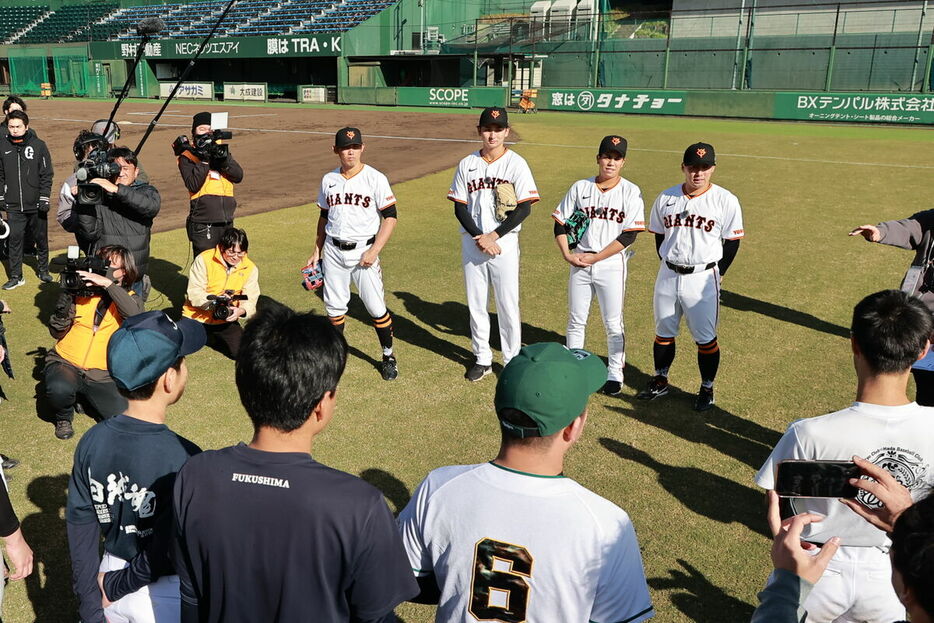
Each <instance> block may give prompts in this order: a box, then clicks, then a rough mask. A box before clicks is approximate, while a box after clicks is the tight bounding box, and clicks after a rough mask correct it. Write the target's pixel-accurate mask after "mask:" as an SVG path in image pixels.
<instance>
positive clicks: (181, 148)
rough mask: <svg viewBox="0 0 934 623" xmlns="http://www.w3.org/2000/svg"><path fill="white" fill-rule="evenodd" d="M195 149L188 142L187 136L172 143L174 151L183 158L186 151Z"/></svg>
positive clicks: (180, 137)
mask: <svg viewBox="0 0 934 623" xmlns="http://www.w3.org/2000/svg"><path fill="white" fill-rule="evenodd" d="M191 149H193V148H192V146H191V143H189V142H188V137H187V136H179V137H178V138H177V139H175V142H174V143H172V151H174V152H175V155H176V156H181V155H182V154H183V153H184V152H185V150H191Z"/></svg>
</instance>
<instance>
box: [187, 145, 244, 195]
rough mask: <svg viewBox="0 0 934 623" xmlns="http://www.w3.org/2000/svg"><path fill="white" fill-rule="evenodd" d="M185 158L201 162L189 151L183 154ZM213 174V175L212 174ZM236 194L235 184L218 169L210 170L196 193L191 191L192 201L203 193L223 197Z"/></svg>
mask: <svg viewBox="0 0 934 623" xmlns="http://www.w3.org/2000/svg"><path fill="white" fill-rule="evenodd" d="M181 157H183V158H188V159H189V160H191V161H192V162H200V160H197V159H195V157H194V156H191V155H190V154H189V153H188V152H185V153H184V154H182V156H181ZM212 174H213V175H212ZM233 194H234V185H233V182H231V181H230V180H229V179H227V178H226V177H224V176H223V175H221V174H219V173H218V172H217V171H209V172H208V176H207V177H206V178H205V179H204V184H202V185H201V188H199V189H198V192H196V193H189V195H190V198H191V200H192V201H194V200H195V199H197V198H198V197H201V196H202V195H219V196H221V197H233Z"/></svg>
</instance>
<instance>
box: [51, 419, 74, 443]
mask: <svg viewBox="0 0 934 623" xmlns="http://www.w3.org/2000/svg"><path fill="white" fill-rule="evenodd" d="M55 436H56V437H58V438H59V439H71V438H72V437H74V436H75V429H74V428H72V426H71V422H69V421H68V420H59V421H57V422H55Z"/></svg>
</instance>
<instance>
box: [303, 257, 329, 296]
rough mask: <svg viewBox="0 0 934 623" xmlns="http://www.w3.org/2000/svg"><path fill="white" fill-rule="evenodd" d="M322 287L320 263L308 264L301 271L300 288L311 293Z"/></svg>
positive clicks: (322, 275) (322, 274) (322, 276)
mask: <svg viewBox="0 0 934 623" xmlns="http://www.w3.org/2000/svg"><path fill="white" fill-rule="evenodd" d="M323 285H324V273H323V272H322V271H321V262H318V263H317V264H309V265H308V266H306V267H305V268H303V269H302V287H303V288H305V289H306V290H308V291H309V292H313V291H315V290H317V289H318V288H320V287H321V286H323Z"/></svg>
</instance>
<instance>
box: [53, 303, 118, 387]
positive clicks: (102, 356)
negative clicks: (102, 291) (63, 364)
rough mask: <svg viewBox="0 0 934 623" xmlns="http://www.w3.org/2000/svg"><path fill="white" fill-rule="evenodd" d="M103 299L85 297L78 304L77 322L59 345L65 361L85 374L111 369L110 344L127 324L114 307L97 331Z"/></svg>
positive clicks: (76, 306) (113, 306)
mask: <svg viewBox="0 0 934 623" xmlns="http://www.w3.org/2000/svg"><path fill="white" fill-rule="evenodd" d="M100 301H101V297H99V296H90V297H81V298H79V299H77V300H75V321H74V323H73V324H72V325H71V329H69V330H68V333H66V334H65V336H64V337H63V338H62V339H60V340H59V341H58V342H57V343H56V344H55V352H57V353H58V354H59V355H60V356H61V358H62V359H64V360H65V361H68V362H69V363H71V364H72V365H74V366H77V367H78V368H82V369H84V370H90V369H92V368H93V369H96V370H106V369H107V344H108V342H110V336H111V335H113V334H114V332H115V331H116V330H117V329H119V328H120V325H121V324H123V317H122V316H121V315H120V312H118V311H117V304H116V303H113V302H112V303H111V304H110V306H109V307H108V308H107V311H106V312H104V317H103V318H101V323H100V325H98V326H97V328H95V327H94V314H95V312H96V311H97V305H98V303H100Z"/></svg>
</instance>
